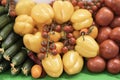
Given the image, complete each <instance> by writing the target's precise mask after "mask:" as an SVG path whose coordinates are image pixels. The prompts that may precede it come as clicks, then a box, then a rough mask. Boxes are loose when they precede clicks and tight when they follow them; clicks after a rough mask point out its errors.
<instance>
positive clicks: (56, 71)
mask: <svg viewBox="0 0 120 80" xmlns="http://www.w3.org/2000/svg"><path fill="white" fill-rule="evenodd" d="M42 65H43V68H44V70H45V72H46V73H47V74H48V75H49V76H51V77H59V76H60V75H61V74H62V72H63V63H62V60H61V57H60V55H59V54H57V55H52V54H50V53H48V56H47V57H45V58H44V59H43V60H42Z"/></svg>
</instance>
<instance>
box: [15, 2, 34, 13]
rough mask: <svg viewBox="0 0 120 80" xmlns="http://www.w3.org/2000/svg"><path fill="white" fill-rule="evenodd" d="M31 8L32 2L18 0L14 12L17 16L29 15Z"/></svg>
mask: <svg viewBox="0 0 120 80" xmlns="http://www.w3.org/2000/svg"><path fill="white" fill-rule="evenodd" d="M33 6H35V2H34V1H33V0H19V1H18V3H17V4H16V7H15V12H16V14H17V15H21V14H26V15H30V14H31V9H32V8H33Z"/></svg>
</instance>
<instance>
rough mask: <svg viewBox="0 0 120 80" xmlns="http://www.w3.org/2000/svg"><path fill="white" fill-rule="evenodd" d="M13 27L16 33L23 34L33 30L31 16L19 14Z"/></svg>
mask: <svg viewBox="0 0 120 80" xmlns="http://www.w3.org/2000/svg"><path fill="white" fill-rule="evenodd" d="M13 28H14V31H15V32H16V33H17V34H19V35H21V36H23V35H25V34H28V33H32V32H33V28H34V21H33V19H32V17H31V16H28V15H19V16H18V17H17V18H16V19H15V24H14V27H13Z"/></svg>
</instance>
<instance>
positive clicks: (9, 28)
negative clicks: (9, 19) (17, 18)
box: [0, 23, 14, 40]
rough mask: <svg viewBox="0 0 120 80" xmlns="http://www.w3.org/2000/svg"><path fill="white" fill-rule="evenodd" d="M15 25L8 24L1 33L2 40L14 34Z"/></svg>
mask: <svg viewBox="0 0 120 80" xmlns="http://www.w3.org/2000/svg"><path fill="white" fill-rule="evenodd" d="M13 25H14V23H10V24H7V25H6V26H5V27H4V28H3V29H2V30H1V32H0V36H1V37H2V40H5V39H6V38H7V36H8V35H9V34H10V32H12V30H13Z"/></svg>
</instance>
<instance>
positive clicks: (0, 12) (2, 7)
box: [0, 6, 7, 15]
mask: <svg viewBox="0 0 120 80" xmlns="http://www.w3.org/2000/svg"><path fill="white" fill-rule="evenodd" d="M6 12H7V10H6V8H5V7H4V6H0V15H2V14H4V13H6Z"/></svg>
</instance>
